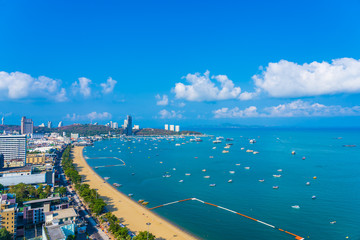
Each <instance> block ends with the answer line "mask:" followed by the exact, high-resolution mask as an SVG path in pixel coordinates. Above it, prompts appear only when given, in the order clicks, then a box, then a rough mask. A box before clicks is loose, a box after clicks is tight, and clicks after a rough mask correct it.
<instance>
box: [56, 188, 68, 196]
mask: <svg viewBox="0 0 360 240" xmlns="http://www.w3.org/2000/svg"><path fill="white" fill-rule="evenodd" d="M58 191H59V193H60V195H61V196H64V195H65V194H66V187H59V189H58Z"/></svg>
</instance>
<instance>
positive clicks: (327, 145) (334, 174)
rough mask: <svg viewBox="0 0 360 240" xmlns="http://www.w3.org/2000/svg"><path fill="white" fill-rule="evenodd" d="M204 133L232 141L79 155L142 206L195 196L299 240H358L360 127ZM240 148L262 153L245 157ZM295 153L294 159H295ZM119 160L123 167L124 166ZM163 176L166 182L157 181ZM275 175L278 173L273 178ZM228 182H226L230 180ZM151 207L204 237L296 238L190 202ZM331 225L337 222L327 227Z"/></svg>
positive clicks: (151, 144) (110, 144)
mask: <svg viewBox="0 0 360 240" xmlns="http://www.w3.org/2000/svg"><path fill="white" fill-rule="evenodd" d="M201 131H202V132H204V133H207V134H212V135H214V136H223V137H224V138H234V141H230V142H227V141H225V139H224V140H222V143H219V144H214V143H213V141H214V138H211V137H204V138H202V139H203V142H199V143H197V142H189V139H190V137H186V138H185V139H180V138H177V139H175V140H174V141H171V140H167V139H162V140H158V139H152V138H137V139H134V140H131V141H123V140H121V139H111V140H104V141H100V142H96V143H95V145H94V146H93V147H91V146H90V147H86V148H85V149H84V156H85V157H86V158H88V159H87V162H88V163H89V165H90V166H92V167H96V166H97V168H95V171H96V172H97V173H98V174H99V175H100V176H102V177H110V179H109V180H108V182H109V183H111V184H112V183H119V184H122V186H121V187H119V188H118V189H119V191H121V192H123V193H125V194H129V193H132V194H134V196H133V199H134V200H135V201H137V200H139V199H145V201H148V202H149V205H148V206H147V207H149V208H151V207H155V206H158V205H161V204H164V203H168V202H173V201H176V200H181V199H187V198H198V199H201V200H203V201H205V202H209V203H213V204H216V205H220V206H222V207H224V208H228V209H231V210H234V211H236V212H239V213H242V214H245V215H247V216H250V217H252V218H255V219H258V220H260V221H263V222H266V223H268V224H271V225H274V226H276V227H278V228H281V229H284V230H286V231H289V232H291V233H294V234H296V235H299V236H302V237H304V238H305V239H320V240H322V239H327V240H330V239H334V240H338V239H357V240H359V239H360V130H357V129H346V130H344V129H295V130H294V129H266V128H264V129H261V128H253V129H205V130H201ZM249 139H255V140H256V143H254V144H251V143H249ZM177 143H179V144H180V146H176V144H177ZM182 143H185V144H182ZM226 143H233V145H232V146H231V147H230V148H229V149H227V150H229V153H222V151H223V150H224V147H225V144H226ZM343 145H356V147H344V146H343ZM213 147H216V149H213ZM241 148H244V150H241ZM247 149H251V150H254V151H258V152H259V154H253V153H251V152H250V153H249V152H246V150H247ZM292 151H295V152H296V154H295V155H292V154H291V152H292ZM210 156H212V157H210ZM104 157H116V158H104ZM195 157H196V158H195ZM303 157H305V160H303V159H302V158H303ZM118 158H119V159H122V160H123V161H124V162H125V164H126V165H125V166H121V165H122V162H121V161H119V159H118ZM236 164H240V166H238V165H236ZM109 165H116V166H109ZM102 166H107V167H102ZM245 167H250V169H245ZM203 169H206V172H203V171H202V170H203ZM279 169H281V170H282V171H281V172H280V171H278V170H279ZM229 171H235V173H234V174H231V173H229ZM133 173H134V174H133ZM185 173H190V174H191V175H190V176H186V175H185ZM164 174H168V175H171V177H167V178H166V177H163V175H164ZM274 174H275V175H277V174H281V177H279V178H275V177H273V175H274ZM204 176H210V178H208V179H207V178H204ZM314 176H316V179H314V178H313V177H314ZM229 179H232V180H233V182H232V183H228V180H229ZM259 179H264V182H259ZM179 180H183V182H179ZM306 182H310V185H309V186H307V185H306ZM209 184H216V186H215V187H210V186H209ZM273 186H279V188H278V189H273ZM313 195H315V196H316V199H315V200H314V199H312V196H313ZM293 205H299V206H300V209H294V208H292V207H291V206H293ZM153 211H155V212H156V213H157V214H159V215H160V216H162V217H164V218H165V219H168V220H169V221H171V222H173V223H174V224H176V225H178V226H180V227H181V228H183V229H184V230H186V231H188V232H190V233H192V234H193V235H195V236H198V237H199V238H202V239H210V240H215V239H258V240H265V239H266V240H268V239H294V237H293V236H291V235H289V234H286V233H284V232H281V231H279V230H276V229H273V228H271V227H268V226H266V225H263V224H261V223H258V222H255V221H253V220H250V219H248V218H245V217H242V216H240V215H237V214H234V213H231V212H228V211H225V210H222V209H219V208H216V207H213V206H210V205H205V204H202V203H200V202H197V201H186V202H181V203H177V204H173V205H169V206H165V207H161V208H157V209H155V210H153ZM332 221H336V223H335V224H330V222H332ZM150 231H151V227H150ZM346 237H348V238H346ZM174 239H176V236H174Z"/></svg>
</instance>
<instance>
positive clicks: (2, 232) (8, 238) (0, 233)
mask: <svg viewBox="0 0 360 240" xmlns="http://www.w3.org/2000/svg"><path fill="white" fill-rule="evenodd" d="M0 239H1V240H12V234H11V233H9V232H8V230H6V228H1V229H0Z"/></svg>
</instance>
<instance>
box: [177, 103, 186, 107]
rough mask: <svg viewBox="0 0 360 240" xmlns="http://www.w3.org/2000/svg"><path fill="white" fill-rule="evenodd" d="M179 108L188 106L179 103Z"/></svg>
mask: <svg viewBox="0 0 360 240" xmlns="http://www.w3.org/2000/svg"><path fill="white" fill-rule="evenodd" d="M178 106H179V107H181V108H182V107H185V106H186V104H185V103H183V102H181V103H179V105H178Z"/></svg>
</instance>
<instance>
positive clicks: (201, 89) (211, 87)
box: [173, 71, 241, 102]
mask: <svg viewBox="0 0 360 240" xmlns="http://www.w3.org/2000/svg"><path fill="white" fill-rule="evenodd" d="M183 78H185V79H186V81H187V82H188V83H189V84H188V85H185V84H183V83H176V84H175V88H174V89H173V92H174V93H175V97H176V98H178V99H185V100H187V101H196V102H201V101H215V100H227V99H236V98H238V97H239V95H240V93H241V88H240V87H235V84H234V83H233V81H232V80H230V79H229V78H228V77H227V76H226V75H217V76H212V77H211V79H214V80H216V82H217V83H218V84H216V82H213V81H212V80H211V79H210V72H209V71H206V72H205V73H204V74H203V75H201V74H200V73H195V74H190V73H189V74H188V75H186V76H185V77H183ZM218 85H220V86H218Z"/></svg>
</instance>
